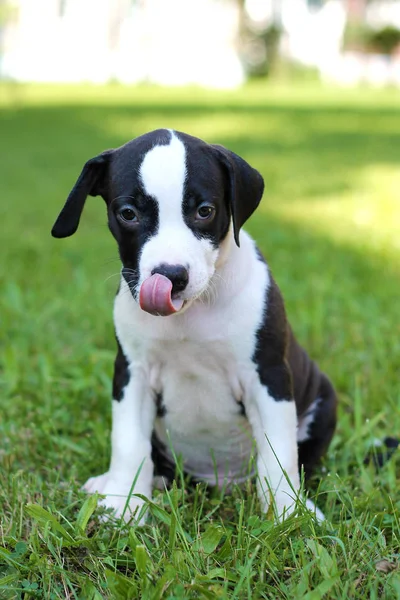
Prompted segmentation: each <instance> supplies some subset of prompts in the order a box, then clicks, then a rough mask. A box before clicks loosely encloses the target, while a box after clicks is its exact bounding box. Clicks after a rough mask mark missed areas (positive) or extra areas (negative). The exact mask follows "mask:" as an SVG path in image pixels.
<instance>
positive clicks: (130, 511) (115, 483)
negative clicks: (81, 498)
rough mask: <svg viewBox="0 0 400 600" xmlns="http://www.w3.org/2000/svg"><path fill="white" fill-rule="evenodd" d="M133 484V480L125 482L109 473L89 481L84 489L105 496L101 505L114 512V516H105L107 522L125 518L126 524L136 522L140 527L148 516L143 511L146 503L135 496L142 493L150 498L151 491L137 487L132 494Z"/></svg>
mask: <svg viewBox="0 0 400 600" xmlns="http://www.w3.org/2000/svg"><path fill="white" fill-rule="evenodd" d="M132 482H133V480H132V481H131V482H130V483H129V481H128V482H127V481H123V480H121V479H120V478H118V477H116V476H115V475H113V474H112V473H110V472H109V471H108V472H107V473H103V475H99V476H98V477H91V478H90V479H88V480H87V482H86V483H85V484H84V485H83V486H82V489H83V490H85V491H86V492H88V493H89V494H93V493H95V492H97V493H98V494H100V495H102V496H105V497H104V498H102V499H101V500H100V502H99V505H100V506H103V507H104V508H107V509H111V510H112V515H105V516H104V518H105V519H106V520H108V519H109V518H110V516H113V517H115V518H117V519H120V518H123V520H124V521H125V522H126V523H130V522H131V521H136V522H137V524H138V525H143V524H144V522H145V519H146V514H145V512H144V511H143V510H142V508H143V505H144V504H145V502H144V500H142V499H141V498H137V497H136V496H135V495H134V494H138V493H140V494H141V495H144V496H147V497H150V496H151V490H148V491H147V493H145V492H144V491H143V490H141V489H140V490H139V489H138V486H137V485H136V487H135V490H134V491H132V492H131V486H132Z"/></svg>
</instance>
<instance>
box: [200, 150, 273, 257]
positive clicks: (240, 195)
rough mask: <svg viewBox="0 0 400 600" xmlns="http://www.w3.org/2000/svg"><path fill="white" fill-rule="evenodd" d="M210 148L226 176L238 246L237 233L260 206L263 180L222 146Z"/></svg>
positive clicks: (257, 173)
mask: <svg viewBox="0 0 400 600" xmlns="http://www.w3.org/2000/svg"><path fill="white" fill-rule="evenodd" d="M212 147H213V148H214V150H215V152H216V153H217V157H218V160H219V161H220V162H221V163H222V164H223V165H224V167H225V169H226V171H227V174H228V179H229V187H230V189H229V202H230V208H231V213H232V222H233V234H234V237H235V242H236V244H237V245H238V246H239V245H240V244H239V231H240V229H241V227H242V226H243V225H244V223H245V222H246V221H247V219H248V218H249V217H251V215H252V214H253V212H254V211H255V210H256V208H257V206H258V205H259V204H260V201H261V198H262V195H263V192H264V180H263V178H262V177H261V175H260V173H259V172H258V171H256V170H255V169H253V167H251V166H250V165H249V164H248V163H247V162H246V161H245V160H243V158H240V156H238V155H237V154H235V153H234V152H230V150H227V149H226V148H224V147H223V146H215V145H213V146H212Z"/></svg>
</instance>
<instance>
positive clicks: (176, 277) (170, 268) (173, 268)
mask: <svg viewBox="0 0 400 600" xmlns="http://www.w3.org/2000/svg"><path fill="white" fill-rule="evenodd" d="M155 273H160V275H164V277H168V279H169V280H170V281H172V293H175V292H182V291H183V290H184V289H185V287H186V286H187V284H188V283H189V273H188V271H187V269H186V267H184V266H183V265H165V264H162V265H159V266H158V267H155V269H153V270H152V272H151V274H152V275H154V274H155Z"/></svg>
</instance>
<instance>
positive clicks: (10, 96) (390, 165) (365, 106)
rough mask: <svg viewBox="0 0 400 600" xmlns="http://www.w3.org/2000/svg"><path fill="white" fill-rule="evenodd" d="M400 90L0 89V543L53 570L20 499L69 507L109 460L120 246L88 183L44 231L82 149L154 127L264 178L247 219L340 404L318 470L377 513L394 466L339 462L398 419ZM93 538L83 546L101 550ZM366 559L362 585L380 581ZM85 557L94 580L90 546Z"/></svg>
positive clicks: (259, 86) (332, 505)
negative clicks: (228, 153)
mask: <svg viewBox="0 0 400 600" xmlns="http://www.w3.org/2000/svg"><path fill="white" fill-rule="evenodd" d="M399 99H400V96H399V92H397V91H394V90H391V89H387V90H381V91H378V90H376V91H374V90H372V89H367V88H366V89H358V90H356V89H354V90H347V91H338V90H335V89H331V88H326V87H322V86H319V85H316V84H313V85H311V84H305V83H303V84H298V85H291V86H286V85H283V84H282V85H279V84H272V83H270V84H267V83H265V82H258V83H254V84H248V85H247V86H245V87H243V88H241V89H240V90H237V91H230V92H228V91H225V92H215V91H214V92H211V91H205V90H200V89H196V88H192V89H190V88H177V89H175V90H172V89H163V88H157V87H146V86H141V87H122V86H118V85H109V86H104V87H102V86H98V87H97V86H89V85H87V86H76V87H73V86H43V85H42V86H40V85H36V86H30V85H3V86H2V87H0V132H1V134H0V222H1V232H2V233H1V242H2V245H1V261H0V278H1V295H0V313H1V321H0V332H1V340H2V349H1V355H0V369H1V392H0V393H1V411H0V437H1V449H0V462H1V464H2V469H1V471H0V490H1V494H0V510H1V507H2V515H1V517H0V522H1V523H2V527H3V529H2V530H1V527H0V530H1V531H2V532H3V533H2V535H3V536H6V537H5V538H4V539H5V540H6V542H4V541H3V543H5V544H6V546H7V544H11V546H10V547H11V548H13V547H14V544H15V543H16V541H17V540H19V539H23V540H25V539H27V536H28V538H29V536H31V538H29V539H31V541H30V542H29V543H30V544H31V546H30V548H32V547H35V548H36V551H37V552H38V553H39V554H38V556H41V553H43V552H45V553H46V552H47V554H48V558H47V559H43V560H49V561H50V562H51V561H53V562H54V561H55V562H54V565H56V566H55V567H54V568H58V567H57V564H58V563H57V561H56V560H55V559H54V560H53V558H51V553H52V550H51V547H50V546H49V548H50V549H49V550H43V547H42V546H41V545H40V542H39V541H38V540H36V537H35V535H36V534H35V531H36V529H35V526H32V524H31V522H30V520H29V518H27V514H26V512H25V508H24V507H25V505H26V503H27V502H34V503H38V504H40V505H42V504H43V505H44V506H49V505H50V506H52V507H53V511H55V512H56V513H57V514H58V511H60V510H61V511H64V514H67V515H69V516H68V518H69V519H71V518H74V517H71V515H74V514H75V512H74V511H75V507H76V506H77V500H76V498H77V489H78V486H79V485H81V484H82V483H83V482H84V481H85V480H86V479H87V478H88V477H89V476H92V475H94V474H98V473H101V472H102V471H104V470H106V469H107V468H108V461H109V432H110V391H111V377H112V365H113V360H114V356H115V342H114V334H113V324H112V303H113V297H114V294H115V291H116V289H117V286H118V278H119V261H118V255H117V249H116V245H115V243H114V241H113V239H112V238H111V235H110V234H109V232H108V230H107V225H106V212H105V207H104V203H103V201H102V200H101V199H100V198H89V199H88V202H87V205H86V208H85V211H84V215H83V218H82V221H81V226H80V228H79V230H78V232H77V234H76V235H74V236H73V237H71V238H69V239H66V240H55V239H53V238H52V237H51V236H50V230H51V227H52V225H53V222H54V220H55V218H56V216H57V214H58V212H59V210H60V209H61V207H62V205H63V202H64V200H65V198H66V197H67V195H68V193H69V191H70V189H71V187H72V186H73V184H74V182H75V180H76V178H77V177H78V175H79V173H80V170H81V168H82V166H83V164H84V162H85V161H86V160H87V159H89V158H91V157H92V156H95V155H96V154H97V153H99V152H100V151H102V150H104V149H106V148H111V147H115V146H119V145H121V144H123V143H124V142H126V141H127V140H129V139H131V138H132V137H135V136H137V135H140V134H142V133H144V132H146V131H148V130H151V129H155V128H158V127H169V128H175V129H178V130H183V131H185V132H187V133H190V134H192V135H195V136H199V137H202V138H204V139H205V140H207V141H209V142H213V143H219V144H223V145H225V146H227V147H228V148H230V149H231V150H234V151H235V152H237V153H238V154H240V155H241V156H243V157H244V158H245V159H246V160H247V161H249V162H250V163H251V164H252V165H253V166H254V167H256V168H257V169H259V171H260V172H261V173H262V175H263V176H264V178H265V183H266V187H265V195H264V200H263V202H262V205H261V207H260V209H259V210H258V211H257V212H256V214H255V215H254V217H253V218H252V219H251V221H250V222H249V223H248V224H247V226H246V228H247V230H248V231H249V232H250V233H251V234H252V235H253V236H254V237H255V239H256V240H257V243H258V244H259V245H260V247H261V249H262V251H263V253H264V254H265V256H266V258H267V260H268V262H269V264H270V266H271V269H272V271H273V273H274V275H275V278H276V279H277V281H278V284H279V286H280V287H281V289H282V291H283V295H284V298H285V301H286V307H287V311H288V315H289V319H290V321H291V323H292V325H293V327H294V330H295V332H296V334H297V336H298V338H299V340H300V342H301V343H302V344H303V345H304V346H305V347H306V348H307V350H308V351H309V353H310V355H311V356H312V357H313V358H315V359H316V360H317V361H318V362H319V363H320V365H321V367H322V368H323V369H324V370H326V371H327V372H328V373H329V375H330V377H331V378H332V380H333V381H334V383H335V385H336V386H337V388H338V391H339V394H340V419H339V425H338V431H337V434H336V436H335V438H334V441H333V444H332V446H331V448H330V450H329V454H328V458H327V467H328V469H330V470H331V471H332V472H333V473H338V474H339V476H340V477H341V478H342V481H346V482H347V483H346V485H344V484H341V483H340V482H339V483H338V484H337V488H336V490H337V493H338V494H339V496H340V494H347V493H348V494H349V498H352V500H351V502H355V504H354V505H353V507H352V510H354V514H361V511H362V510H364V511H368V510H369V511H372V513H371V514H376V512H377V511H383V510H386V508H383V506H386V505H387V502H389V500H387V498H389V499H390V498H392V499H393V501H395V497H396V494H395V492H394V490H396V489H398V483H396V475H395V472H394V471H393V470H389V471H387V472H385V473H386V474H385V476H384V479H381V478H379V477H380V476H377V475H374V474H372V473H369V472H367V471H361V475H360V474H359V472H358V471H357V472H356V473H353V470H352V469H353V467H352V465H354V461H355V460H356V461H357V464H358V465H361V464H362V460H363V458H364V456H365V453H366V452H367V449H368V447H370V445H371V443H372V441H373V439H374V438H376V437H380V438H381V437H383V436H384V435H399V433H400V410H399V405H400V403H399V401H400V397H399V394H400V387H399V372H400V320H399V309H400V302H399V296H400V260H399V259H400V237H399V230H400V203H399V189H400V169H399V148H400V105H399ZM393 464H394V463H393ZM393 464H392V469H393ZM368 473H369V474H368ZM346 478H347V479H346ZM397 482H398V478H397ZM323 486H325V487H324V488H323V489H324V490H325V491H328V492H330V493H329V494H328V495H327V496H326V506H324V504H323V502H321V501H320V502H319V504H320V506H321V508H322V509H324V510H326V511H327V514H328V515H331V518H332V519H337V518H338V514H339V511H343V505H342V502H344V500H343V497H342V500H341V501H340V503H339V504H338V503H337V502H336V500H335V498H336V497H337V496H336V495H335V494H336V492H335V493H334V492H333V491H332V489H333V488H332V479H331V480H329V479H324V483H323ZM381 486H382V487H381ZM383 489H387V490H388V493H389V496H385V495H383ZM346 497H347V496H346ZM250 498H251V496H250ZM324 498H325V496H324ZM356 498H357V500H356ZM385 498H386V500H385ZM397 500H398V498H397ZM79 502H81V501H79ZM79 502H78V505H79ZM390 502H392V500H390ZM385 503H386V504H385ZM207 506H208V505H207V504H206V507H207ZM182 510H183V508H182ZM185 510H187V509H186V508H185ZM226 510H228V509H226ZM397 510H398V509H397ZM335 511H336V512H335ZM357 511H360V512H357ZM227 514H229V513H227ZM232 514H233V513H232ZM333 514H335V516H334V517H332V515H333ZM341 514H342V513H341ZM365 514H366V515H367V514H369V513H368V512H366V513H365ZM379 514H383V513H379ZM236 517H237V516H236ZM236 517H232V518H233V519H235V518H236ZM342 517H343V519H344V518H345V513H343V514H342ZM62 518H64V517H62ZM184 518H185V517H184ZM187 518H188V523H191V517H187ZM229 518H230V517H229ZM382 518H383V519H384V521H383V522H384V523H386V524H387V525H388V527H389V529H390V527H392V526H393V530H391V531H392V533H388V532H389V529H387V535H388V537H389V538H390V536H391V535H394V536H395V535H396V534H395V530H396V528H397V527H398V521H396V517H395V516H393V521H391V519H392V517H390V516H389V515H387V514H386V513H385V516H384V517H382ZM227 519H228V517H226V518H225V523H228V520H227ZM208 520H209V517H206V520H205V522H208ZM396 522H397V525H396ZM239 523H242V521H239ZM249 523H250V521H249ZM343 523H344V521H343ZM371 523H372V521H368V525H366V526H365V527H367V529H363V528H362V527H364V526H362V527H361V525H360V529H359V530H358V531H359V533H358V534H357V535H359V537H357V538H354V539H357V540H360V541H357V542H354V544H353V546H354V547H353V546H351V545H350V546H349V547H348V552H349V553H351V552H353V554H354V557H353V558H354V563H353V566H352V567H351V569H353V571H352V572H354V573H355V572H356V571H357V569H358V567H357V563H358V544H359V543H360V544H364V543H365V544H366V548H367V552H370V545H369V544H370V540H371V539H375V542H374V543H378V542H379V539H380V538H378V537H376V538H374V535H375V533H376V532H375V529H374V532H375V533H374V532H372V533H371V536H372V537H371V538H370V537H369V536H370V534H369V533H368V535H367V534H365V538H364V531H367V530H368V531H369V529H368V527H370V524H371ZM241 526H242V525H240V527H241ZM249 526H250V525H249ZM32 527H33V528H32ZM187 527H189V528H190V527H191V525H187ZM342 527H346V526H345V525H342ZM349 527H350V529H349V531H350V530H351V531H352V527H351V526H350V525H349ZM371 527H372V528H373V525H371ZM189 530H190V529H189ZM1 531H0V533H1ZM153 531H155V530H153ZM343 531H347V530H346V529H343ZM100 535H102V534H100ZM239 535H241V534H240V533H239ZM296 535H297V533H296ZM346 535H347V534H346ZM376 535H377V534H376ZM379 535H380V534H379ZM7 536H8V537H7ZM249 536H250V534H249ZM283 537H285V536H283ZM250 538H251V536H250V537H249V540H250ZM266 539H269V538H266ZM390 539H392V538H390ZM35 540H36V541H35ZM113 540H114V538H113V537H112V538H111V550H110V552H111V554H110V555H109V556H108V558H107V560H108V561H110V560H111V558H110V557H111V556H114V554H113V553H114V550H112V547H113V546H112V544H113V543H114V542H113ZM165 540H168V535H166V537H165ZM46 543H47V542H46ZM48 543H49V544H50V542H48ZM98 543H99V544H100V545H99V546H93V548H96V549H92V554H91V556H92V559H93V560H95V558H94V557H96V556H103V555H105V554H104V553H107V551H105V550H104V546H102V545H101V542H98V541H97V538H96V541H93V544H98ZM143 543H145V542H143ZM238 543H239V542H238ZM274 543H275V542H274ZM276 543H278V542H276ZM379 543H380V542H379ZM393 544H394V545H392V546H391V548H392V550H391V551H392V552H394V551H395V548H396V547H397V546H396V543H395V542H393ZM40 548H41V549H40ZM268 548H269V547H268ZM268 548H267V547H266V552H269V549H268ZM337 548H338V550H337V551H338V552H339V551H340V549H339V546H337ZM4 551H5V550H4ZM302 551H303V550H302ZM115 552H116V550H115ZM174 552H175V551H174ZM340 552H341V551H340ZM379 552H383V550H379ZM386 552H387V553H389V550H388V549H387V550H386ZM44 556H47V555H46V554H44ZM160 556H161V555H160ZM168 556H169V555H168ZM170 556H174V557H175V556H178V555H177V554H174V553H173V554H172V555H170ZM246 556H247V555H246ZM374 556H375V555H374ZM163 557H164V555H162V556H161V558H160V561H161V562H160V565H162V564H164V558H163ZM103 558H104V556H103ZM37 560H39V558H38V559H37ZM101 560H102V561H103V559H101ZM112 560H114V559H112ZM121 560H122V559H121ZM123 560H125V559H123ZM157 560H158V559H157ZM171 560H175V558H174V559H172V558H171ZM176 560H178V559H176ZM232 560H233V562H232V564H236V563H235V562H234V560H236V559H232ZM246 560H247V559H245V557H244V558H243V561H244V563H243V564H247V563H246ZM282 560H283V559H282ZM285 560H286V559H285ZM287 560H289V559H287ZM296 560H297V559H295V563H294V565H295V566H294V567H293V569H294V570H293V574H292V575H290V577H291V578H292V580H293V581H296V580H297V579H296V578H297V577H298V576H299V577H300V576H301V573H302V569H303V568H306V567H301V568H299V569H298V565H297V563H296ZM304 560H305V561H308V559H307V557H306V555H305V559H304ZM338 560H339V562H340V560H341V559H339V558H338ZM59 561H60V565H62V567H60V569H61V568H62V569H64V568H65V567H64V559H63V558H60V559H59ZM7 564H10V565H11V566H10V567H9V569H10V570H8V571H4V572H7V573H11V575H10V576H11V577H14V575H13V573H15V564H14V563H12V562H11V563H7ZM35 564H36V563H35ZM40 564H41V563H39V562H38V563H37V565H39V566H36V567H35V569H36V571H35V570H34V571H32V568H33V567H32V564H31V563H28V562H27V563H26V565H25V567H21V573H22V574H23V573H25V575H21V577H23V576H25V577H28V578H29V577H30V576H28V573H31V572H32V573H39V571H40V572H42V573H51V571H48V570H47V571H46V569H47V568H48V567H44V566H43V567H42V566H40ZM49 564H50V563H49ZM290 564H292V563H290ZM305 564H306V563H305ZM307 564H308V563H307ZM310 564H311V563H310ZM71 565H75V566H70V568H71V573H70V574H69V577H72V579H71V581H75V579H74V578H75V577H77V578H78V579H77V580H79V581H80V579H79V578H80V577H81V576H80V575H79V573H80V572H81V565H80V562H79V561H78V562H77V563H76V564H75V563H71ZM0 566H1V556H0ZM85 568H86V567H85ZM157 568H158V567H157ZM160 568H161V572H162V567H160ZM174 568H175V567H174ZM176 568H177V569H178V567H176ZM236 568H237V565H236V567H234V569H236ZM257 568H258V567H257ZM260 568H261V569H262V568H263V567H262V566H261V567H260ZM341 568H342V569H344V568H345V567H344V565H342V566H341ZM346 568H347V567H346ZM348 568H350V567H348ZM371 568H372V575H371V580H370V584H371V586H375V587H374V588H373V589H378V588H377V587H376V586H378V583H377V582H376V578H375V575H374V571H373V567H371ZM24 569H25V571H24ZM38 569H39V571H38ZM75 569H76V573H77V574H75V575H74V574H72V571H74V570H75ZM96 569H98V573H99V578H100V579H99V580H102V578H103V575H101V573H102V572H103V571H102V569H103V562H101V561H100V562H99V564H98V565H97V567H96ZM197 569H198V567H195V571H196V570H197ZM178 571H179V569H178ZM74 572H75V571H74ZM157 573H158V571H157ZM321 573H322V574H321V577H322V580H325V575H324V572H323V571H322V572H321ZM8 576H9V575H7V577H8ZM37 576H38V577H39V575H33V576H32V577H33V580H34V581H35V582H36V581H39V580H40V578H39V579H37ZM46 576H47V575H46ZM49 576H50V575H49ZM193 576H194V575H191V574H189V575H188V578H189V579H188V581H189V580H190V578H191V577H193ZM18 577H19V575H18V574H16V575H15V577H14V578H18ZM57 577H58V575H57ZM177 577H178V579H179V577H183V576H182V574H181V575H179V576H177ZM257 577H258V575H257V576H256V578H257ZM354 577H356V575H354ZM382 577H383V575H382ZM43 578H44V579H43V581H45V575H43ZM7 581H8V580H7ZM10 581H11V580H10ZM52 581H53V580H52ZM54 581H58V580H57V579H56V580H54ZM394 581H395V579H393V582H394ZM35 585H37V583H35ZM44 585H45V583H43V586H44ZM46 585H47V584H46ZM48 585H49V589H50V587H51V586H52V585H53V583H51V584H50V583H49V584H48ZM54 585H55V584H54ZM57 585H58V584H57ZM60 585H61V584H60ZM73 585H75V584H72V583H71V584H70V589H72V588H73ZM88 585H89V584H88ZM96 585H97V584H96ZM99 585H100V584H99ZM102 585H103V584H102ZM110 585H111V584H110ZM188 585H189V584H188ZM274 585H275V584H274ZM282 585H283V584H282ZM310 585H311V584H310ZM332 585H333V584H332ZM357 585H358V584H357ZM368 585H369V584H368ZM393 585H395V584H394V583H393ZM399 585H400V584H399ZM71 586H72V587H71ZM10 589H11V588H10ZM51 589H53V588H51ZM54 589H55V588H54ZM57 589H59V588H57ZM60 589H62V586H61V587H60ZM90 589H91V588H90ZM99 589H100V588H99ZM335 589H337V590H339V589H340V586H339V587H337V588H335ZM371 589H372V588H371ZM388 589H389V588H388ZM390 589H391V590H392V592H391V593H394V592H393V590H394V588H390ZM188 593H189V596H187V597H194V596H190V592H188ZM243 593H244V592H243ZM246 593H247V592H246ZM288 593H289V592H288ZM291 593H294V592H290V593H289V596H288V597H303V596H293V595H292V596H291V595H290V594H291ZM346 593H347V592H346ZM371 593H372V592H371ZM377 593H378V592H377ZM57 594H58V592H57ZM57 594H56V595H55V596H54V597H64V596H63V595H62V593H61V592H60V595H57ZM182 594H183V595H182V597H186V596H185V595H184V593H183V592H182ZM10 597H16V596H10ZM49 597H50V596H49ZM65 597H72V596H65ZM82 597H85V598H86V597H89V596H85V595H84V596H82ZM90 597H92V596H90ZM94 597H96V598H97V596H93V598H94ZM107 597H108V596H107ZM112 597H119V596H112ZM122 597H124V596H123V595H122V596H121V598H122ZM125 597H126V596H125ZM132 597H137V596H132ZM146 597H147V596H146ZM157 597H158V596H157ZM174 597H181V596H179V595H178V596H174ZM201 597H203V596H201ZM205 597H214V596H205ZM235 597H236V596H235ZM237 597H242V596H241V595H240V596H239V595H238V596H237ZM243 597H248V596H247V595H246V594H244V596H243ZM263 597H264V596H263ZM272 597H274V598H276V597H277V596H274V595H272ZM282 597H286V596H282ZM315 597H316V596H315ZM318 597H321V598H322V596H318ZM332 597H335V598H336V597H342V596H340V595H339V592H338V595H337V596H336V595H335V596H332ZM346 597H349V596H346ZM353 597H356V596H353ZM357 597H358V596H357ZM360 597H364V596H360ZM368 597H371V598H372V597H377V596H368ZM381 597H383V596H381ZM385 597H386V596H385ZM387 597H388V598H389V597H394V596H393V595H392V596H391V595H390V594H389V596H387ZM313 598H314V596H313Z"/></svg>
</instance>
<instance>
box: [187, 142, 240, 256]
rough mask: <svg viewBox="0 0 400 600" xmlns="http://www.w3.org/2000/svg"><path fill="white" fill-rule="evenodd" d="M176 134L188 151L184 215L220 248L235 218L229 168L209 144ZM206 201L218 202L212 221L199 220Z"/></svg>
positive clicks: (195, 229)
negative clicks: (211, 150) (227, 173)
mask: <svg viewBox="0 0 400 600" xmlns="http://www.w3.org/2000/svg"><path fill="white" fill-rule="evenodd" d="M175 134H176V135H177V137H178V138H179V139H180V141H181V142H182V143H183V144H184V146H185V151H186V180H185V189H184V198H183V206H182V213H183V219H184V221H185V223H186V225H187V226H188V227H189V228H190V229H191V230H192V231H193V233H194V235H195V236H196V237H197V238H199V239H201V238H206V239H208V240H210V241H211V243H212V244H213V246H214V248H218V246H219V244H220V243H221V241H222V240H223V239H224V238H225V236H226V234H227V233H228V230H229V224H230V220H231V214H230V208H229V199H228V198H227V197H226V194H227V189H228V183H227V180H226V175H225V172H224V170H223V169H222V168H221V166H220V164H219V162H218V161H217V160H216V158H215V156H214V155H213V154H212V153H211V152H210V146H209V144H206V143H205V142H203V141H202V140H199V139H197V138H194V137H192V136H190V135H187V134H185V133H181V132H179V133H178V132H175ZM203 202H207V203H211V204H213V205H214V206H215V209H216V211H215V215H214V218H213V219H211V220H210V221H207V220H205V221H204V222H202V221H196V220H195V215H196V212H197V209H198V207H199V206H200V204H202V203H203Z"/></svg>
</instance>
